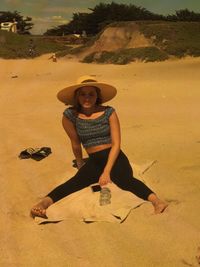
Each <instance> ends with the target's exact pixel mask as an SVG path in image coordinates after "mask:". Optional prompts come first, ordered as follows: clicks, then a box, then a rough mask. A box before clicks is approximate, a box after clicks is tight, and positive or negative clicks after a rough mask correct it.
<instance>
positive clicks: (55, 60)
mask: <svg viewBox="0 0 200 267" xmlns="http://www.w3.org/2000/svg"><path fill="white" fill-rule="evenodd" d="M49 59H52V61H53V62H57V57H56V54H55V53H54V54H53V55H52V56H50V57H49Z"/></svg>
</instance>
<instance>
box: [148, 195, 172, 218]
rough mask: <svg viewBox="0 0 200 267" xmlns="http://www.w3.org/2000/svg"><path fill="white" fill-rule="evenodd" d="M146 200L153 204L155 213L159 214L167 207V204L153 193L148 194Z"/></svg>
mask: <svg viewBox="0 0 200 267" xmlns="http://www.w3.org/2000/svg"><path fill="white" fill-rule="evenodd" d="M148 200H149V201H150V202H151V203H152V205H153V206H154V212H155V214H160V213H162V212H164V210H165V209H166V208H167V207H168V204H167V203H166V202H164V201H162V200H160V199H159V198H158V197H157V196H156V195H155V194H153V193H152V194H150V195H149V197H148Z"/></svg>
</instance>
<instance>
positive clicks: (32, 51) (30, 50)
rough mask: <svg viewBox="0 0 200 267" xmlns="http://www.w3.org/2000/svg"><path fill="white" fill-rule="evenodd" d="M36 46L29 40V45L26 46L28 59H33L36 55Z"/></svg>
mask: <svg viewBox="0 0 200 267" xmlns="http://www.w3.org/2000/svg"><path fill="white" fill-rule="evenodd" d="M35 49H36V46H35V44H34V42H33V39H30V40H29V45H28V54H29V57H34V56H35V55H36V50H35Z"/></svg>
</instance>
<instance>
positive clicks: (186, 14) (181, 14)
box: [176, 8, 200, 21]
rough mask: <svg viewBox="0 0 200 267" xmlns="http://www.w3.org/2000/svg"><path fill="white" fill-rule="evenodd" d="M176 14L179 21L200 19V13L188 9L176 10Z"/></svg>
mask: <svg viewBox="0 0 200 267" xmlns="http://www.w3.org/2000/svg"><path fill="white" fill-rule="evenodd" d="M176 16H177V18H178V20H179V21H200V13H195V12H193V11H190V10H188V9H187V8H186V9H181V10H179V11H176Z"/></svg>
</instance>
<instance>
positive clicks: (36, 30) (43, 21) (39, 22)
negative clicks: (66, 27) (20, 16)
mask: <svg viewBox="0 0 200 267" xmlns="http://www.w3.org/2000/svg"><path fill="white" fill-rule="evenodd" d="M32 21H33V23H34V27H33V28H32V30H31V33H32V34H43V33H44V32H46V30H47V29H51V28H54V27H56V26H59V25H62V24H67V23H68V22H69V20H67V19H65V18H63V17H62V16H57V15H54V16H51V17H32Z"/></svg>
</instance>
